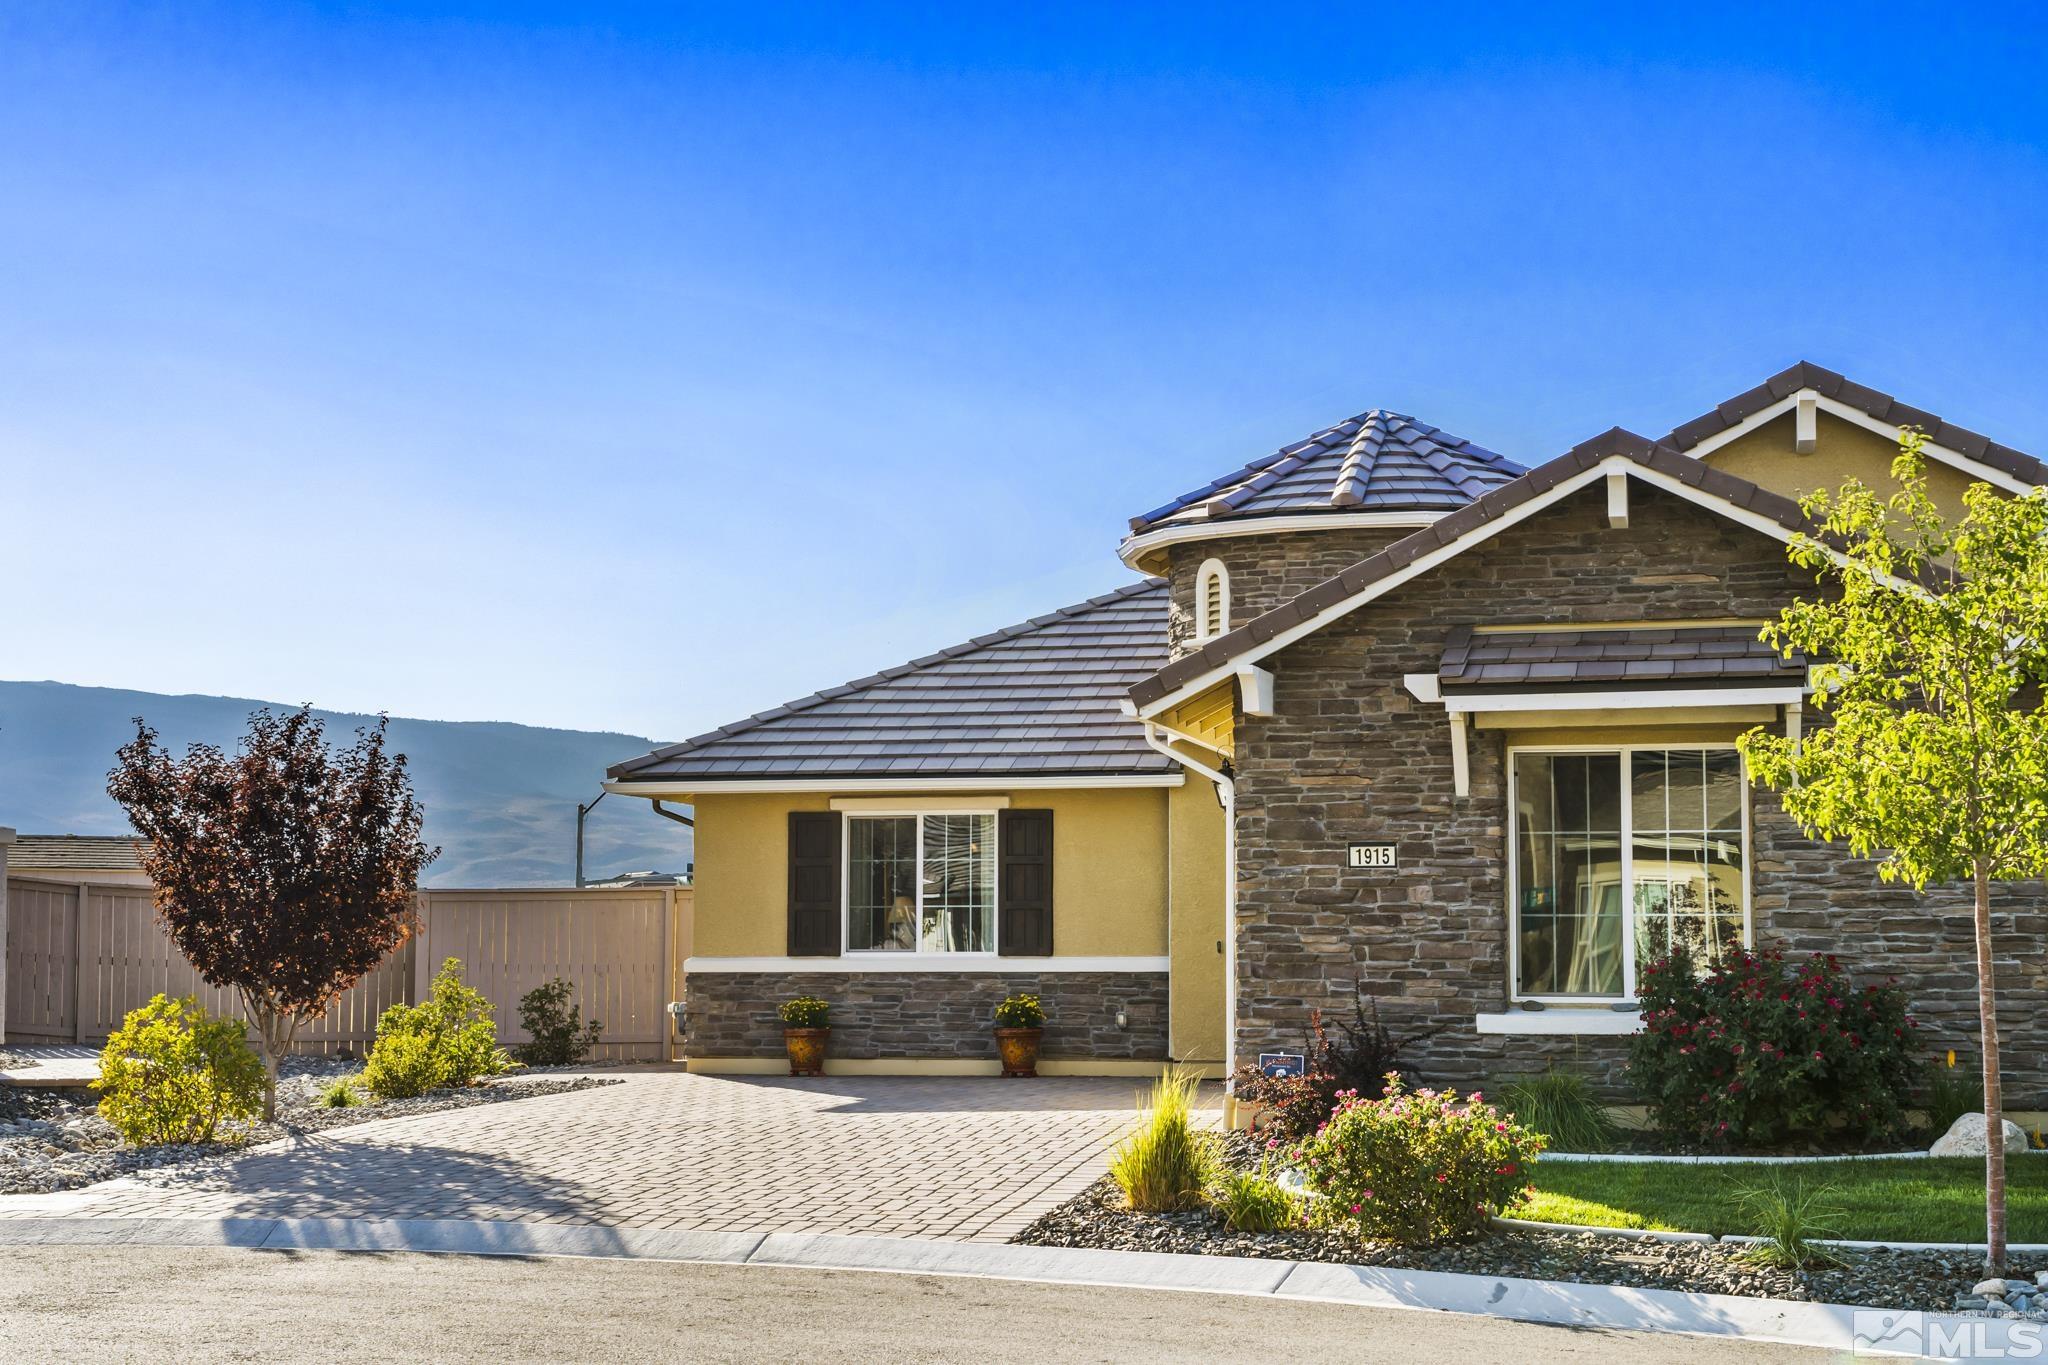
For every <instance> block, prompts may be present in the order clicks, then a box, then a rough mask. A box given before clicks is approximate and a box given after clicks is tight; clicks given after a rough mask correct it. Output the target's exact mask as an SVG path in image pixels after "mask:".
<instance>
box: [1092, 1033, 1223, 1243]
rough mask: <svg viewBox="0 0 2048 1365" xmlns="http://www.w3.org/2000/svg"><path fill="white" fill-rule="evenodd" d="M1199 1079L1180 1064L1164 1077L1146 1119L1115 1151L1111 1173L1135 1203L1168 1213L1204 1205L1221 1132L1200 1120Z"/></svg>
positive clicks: (1146, 1210)
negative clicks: (1196, 1102) (1198, 1122)
mask: <svg viewBox="0 0 2048 1365" xmlns="http://www.w3.org/2000/svg"><path fill="white" fill-rule="evenodd" d="M1198 1084H1200V1080H1199V1078H1198V1077H1197V1076H1196V1075H1195V1074H1194V1073H1193V1072H1190V1071H1182V1070H1179V1069H1178V1068H1176V1069H1174V1070H1171V1071H1168V1072H1167V1073H1166V1074H1165V1075H1163V1076H1161V1077H1160V1078H1159V1079H1158V1081H1157V1082H1155V1083H1154V1084H1153V1086H1152V1099H1151V1104H1150V1105H1149V1106H1148V1109H1147V1112H1146V1115H1145V1120H1144V1122H1143V1123H1141V1124H1140V1125H1139V1126H1138V1128H1137V1129H1136V1130H1135V1131H1134V1132H1132V1133H1131V1135H1130V1136H1129V1137H1126V1138H1125V1139H1124V1140H1123V1141H1122V1142H1121V1143H1119V1144H1118V1145H1117V1149H1116V1151H1115V1153H1113V1154H1112V1155H1111V1157H1110V1159H1109V1174H1110V1178H1111V1179H1112V1180H1114V1181H1115V1182H1116V1187H1117V1188H1118V1189H1119V1190H1122V1191H1123V1195H1124V1202H1125V1203H1126V1204H1127V1205H1129V1206H1130V1207H1131V1208H1133V1209H1137V1210H1138V1211H1140V1212H1142V1213H1164V1212H1168V1211H1171V1210H1176V1209H1194V1208H1200V1207H1201V1206H1202V1201H1203V1200H1204V1198H1205V1197H1206V1191H1207V1190H1208V1188H1209V1184H1210V1182H1211V1181H1212V1179H1213V1178H1214V1177H1215V1175H1216V1172H1217V1169H1218V1162H1219V1155H1218V1152H1217V1138H1216V1135H1215V1134H1214V1133H1209V1132H1204V1131H1203V1130H1202V1129H1201V1128H1199V1127H1197V1126H1196V1124H1195V1117H1194V1095H1195V1087H1196V1086H1197V1085H1198Z"/></svg>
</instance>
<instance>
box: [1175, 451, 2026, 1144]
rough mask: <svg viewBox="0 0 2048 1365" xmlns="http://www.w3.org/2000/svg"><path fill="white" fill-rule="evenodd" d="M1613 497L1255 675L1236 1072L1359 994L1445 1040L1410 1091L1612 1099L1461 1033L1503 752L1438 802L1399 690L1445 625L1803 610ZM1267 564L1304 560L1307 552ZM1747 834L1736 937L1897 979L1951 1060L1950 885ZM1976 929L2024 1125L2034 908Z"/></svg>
mask: <svg viewBox="0 0 2048 1365" xmlns="http://www.w3.org/2000/svg"><path fill="white" fill-rule="evenodd" d="M1630 498H1631V508H1630V513H1631V522H1630V525H1629V527H1627V528H1625V529H1615V528H1612V527H1610V526H1609V525H1608V524H1607V519H1606V515H1605V502H1604V495H1603V494H1602V493H1601V490H1600V489H1599V488H1598V487H1597V486H1596V487H1595V488H1594V489H1593V490H1591V491H1590V492H1587V493H1582V494H1579V495H1577V496H1575V497H1574V498H1572V499H1569V500H1567V502H1565V503H1562V504H1559V505H1558V506H1556V507H1553V508H1550V509H1547V510H1546V511H1544V512H1541V513H1538V514H1537V515H1536V516H1534V517H1532V518H1531V519H1530V520H1528V521H1526V522H1524V523H1522V524H1521V525H1520V526H1517V527H1514V528H1511V529H1509V530H1507V531H1505V532H1502V533H1501V534H1500V535H1498V536H1497V537H1496V538H1495V539H1494V540H1492V541H1490V542H1488V543H1487V544H1485V545H1483V546H1481V547H1478V548H1476V549H1473V550H1471V551H1468V552H1467V553H1466V554H1465V555H1463V556H1461V557H1459V558H1457V559H1454V560H1451V561H1450V562H1449V563H1447V564H1446V565H1444V566H1443V567H1441V568H1439V569H1438V570H1436V571H1435V572H1433V573H1430V574H1425V575H1424V576H1422V577H1421V578H1418V579H1416V580H1415V581H1414V582H1412V583H1410V584H1407V585H1404V586H1402V587H1400V588H1397V589H1395V590H1394V591H1393V592H1392V593H1390V594H1389V595H1388V596H1387V597H1385V598H1383V599H1381V600H1380V601H1379V602H1376V603H1373V604H1371V605H1369V606H1367V607H1365V608H1362V609H1361V610H1360V611H1358V612H1355V613H1353V614H1352V615H1351V616H1349V617H1346V618H1344V619H1343V620H1341V621H1339V622H1336V623H1334V624H1333V625H1332V626H1330V627H1329V628H1327V629H1325V630H1323V631H1322V632H1320V633H1318V634H1316V635H1313V636H1310V637H1309V638H1307V639H1305V640H1303V641H1301V642H1300V643H1298V644H1296V645H1293V646H1291V647H1289V648H1288V649H1286V650H1284V651H1282V652H1281V653H1280V654H1279V655H1278V656H1277V657H1274V658H1272V659H1270V660H1269V661H1268V663H1269V664H1270V665H1271V666H1272V667H1273V670H1274V673H1275V677H1276V684H1277V692H1276V705H1277V710H1278V714H1277V715H1275V716H1272V717H1266V718H1260V717H1247V716H1240V717H1239V718H1238V722H1237V732H1236V739H1237V857H1238V864H1237V875H1238V907H1237V914H1238V924H1237V933H1238V959H1237V960H1238V1017H1237V1019H1236V1021H1235V1027H1236V1030H1237V1034H1236V1042H1237V1050H1238V1054H1239V1055H1240V1056H1254V1055H1256V1054H1257V1053H1258V1052H1259V1051H1260V1050H1261V1049H1266V1050H1271V1049H1274V1048H1276V1047H1283V1048H1287V1049H1289V1050H1294V1049H1298V1048H1299V1047H1300V1045H1301V1039H1302V1034H1303V1031H1304V1026H1305V1022H1306V1016H1307V1012H1308V1010H1309V1008H1310V1007H1312V1006H1321V1007H1323V1008H1324V1009H1325V1010H1327V1011H1343V1012H1345V1013H1346V1014H1347V1016H1348V1011H1349V1009H1350V1007H1351V999H1352V990H1353V985H1354V983H1357V984H1358V985H1360V986H1362V987H1363V989H1364V991H1365V992H1366V993H1367V994H1368V995H1370V996H1372V997H1374V998H1375V1000H1376V1001H1377V1003H1378V1007H1379V1009H1380V1012H1381V1015H1382V1018H1383V1019H1384V1020H1385V1022H1386V1023H1387V1025H1388V1027H1389V1028H1391V1029H1393V1030H1394V1031H1395V1032H1396V1033H1401V1032H1406V1031H1412V1030H1413V1029H1415V1028H1417V1027H1419V1026H1422V1025H1425V1024H1432V1023H1443V1024H1447V1025H1449V1027H1448V1029H1447V1030H1446V1031H1445V1032H1444V1033H1443V1034H1441V1035H1439V1036H1438V1037H1436V1038H1434V1039H1432V1040H1430V1042H1429V1043H1428V1044H1427V1045H1426V1047H1425V1048H1424V1049H1422V1050H1421V1052H1420V1053H1419V1054H1418V1055H1417V1056H1416V1057H1415V1059H1414V1060H1415V1061H1416V1062H1417V1063H1418V1065H1419V1070H1420V1071H1421V1072H1422V1073H1423V1075H1424V1076H1425V1078H1426V1079H1430V1080H1435V1081H1440V1082H1449V1083H1455V1084H1457V1085H1460V1086H1467V1085H1472V1084H1477V1083H1480V1082H1497V1081H1498V1080H1499V1079H1500V1078H1501V1077H1502V1076H1504V1075H1514V1074H1525V1073H1528V1072H1530V1071H1533V1070H1540V1069H1542V1068H1543V1067H1544V1066H1545V1065H1546V1064H1548V1063H1549V1062H1551V1061H1553V1060H1554V1061H1556V1062H1557V1063H1558V1064H1560V1065H1569V1066H1574V1067H1578V1068H1581V1069H1585V1070H1588V1071H1589V1072H1591V1073H1592V1074H1593V1076H1594V1077H1595V1079H1596V1081H1597V1082H1598V1083H1599V1084H1600V1086H1601V1088H1602V1089H1603V1091H1604V1092H1605V1093H1607V1094H1609V1095H1610V1096H1612V1097H1614V1098H1625V1097H1626V1096H1627V1090H1626V1086H1625V1082H1624V1080H1623V1078H1622V1076H1621V1074H1620V1062H1621V1059H1622V1058H1623V1056H1624V1055H1625V1052H1626V1046H1627V1044H1626V1040H1625V1039H1620V1038H1542V1037H1528V1036H1512V1037H1499V1036H1488V1037H1482V1036H1480V1035H1479V1034H1478V1033H1477V1031H1476V1030H1475V1028H1474V1025H1473V1016H1474V1015H1476V1014H1479V1013H1482V1012H1493V1011H1498V1010H1501V1009H1503V1008H1505V1007H1506V1006H1507V1004H1508V982H1507V970H1508V961H1507V946H1506V945H1507V927H1506V926H1507V915H1506V858H1507V852H1508V851H1507V847H1506V829H1507V819H1506V808H1505V792H1506V782H1505V777H1504V770H1503V762H1504V758H1505V752H1506V744H1505V741H1504V739H1503V738H1502V737H1501V736H1500V735H1499V734H1497V733H1487V732H1475V733H1474V735H1473V744H1472V751H1471V794H1470V796H1469V797H1467V798H1465V799H1462V800H1461V799H1458V798H1456V797H1455V796H1454V795H1453V778H1452V770H1451V752H1450V731H1449V723H1448V721H1447V720H1446V718H1445V715H1444V712H1443V709H1442V707H1441V706H1434V705H1425V704H1423V703H1420V702H1417V701H1416V700H1414V699H1413V698H1412V697H1410V696H1409V695H1408V693H1407V691H1406V690H1405V689H1404V688H1403V687H1402V685H1401V675H1402V674H1404V673H1419V672H1434V671H1435V669H1436V665H1437V660H1438V658H1439V656H1440V655H1441V652H1442V649H1443V642H1444V637H1445V635H1446V634H1447V632H1448V631H1449V630H1450V629H1451V628H1452V627H1454V626H1458V625H1479V624H1501V625H1506V624H1532V623H1549V622H1565V621H1576V622H1582V623H1594V622H1600V621H1632V620H1665V619H1674V620H1675V619H1688V618H1691V619H1697V618H1712V617H1726V616H1756V617H1761V616H1768V615H1774V614H1775V613H1776V611H1777V609H1778V608H1779V607H1780V606H1781V605H1782V604H1783V603H1784V602H1785V601H1786V600H1788V599H1789V598H1790V597H1791V596H1793V595H1795V594H1797V593H1799V592H1801V591H1804V592H1806V593H1809V594H1810V593H1811V592H1813V591H1814V588H1813V583H1812V579H1811V577H1810V576H1807V577H1803V578H1802V577H1801V576H1800V575H1797V574H1796V573H1795V572H1794V571H1793V570H1792V569H1791V568H1790V567H1789V566H1788V565H1787V564H1786V563H1785V559H1784V552H1783V549H1782V547H1781V546H1779V545H1778V544H1777V542H1775V541H1772V540H1769V539H1767V538H1765V537H1763V536H1761V535H1759V534H1757V533H1755V532H1752V531H1747V530H1744V529H1742V528H1740V527H1738V526H1736V525H1735V524H1734V523H1732V522H1730V521H1727V520H1726V519H1724V518H1721V517H1718V516H1715V515H1714V514H1712V513H1709V512H1707V511H1705V510H1704V509H1700V508H1696V507H1694V506H1692V505H1690V504H1688V503H1686V502H1684V501H1682V500H1680V499H1678V498H1675V497H1672V496H1669V495H1666V494H1662V493H1659V492H1657V491H1655V490H1652V489H1649V488H1647V487H1646V486H1645V485H1643V484H1641V483H1636V484H1634V485H1633V486H1632V487H1631V489H1630ZM1269 548H1270V549H1271V551H1272V552H1273V553H1276V554H1279V555H1281V556H1287V557H1300V558H1303V559H1308V558H1310V557H1312V556H1314V555H1315V551H1314V549H1313V548H1312V538H1311V537H1301V538H1298V539H1289V538H1285V537H1283V538H1278V539H1276V540H1275V541H1273V542H1272V544H1271V546H1270V547H1269ZM1195 562H1196V563H1199V559H1197V560H1196V561H1195ZM1190 572H1192V570H1190ZM1273 572H1274V573H1276V574H1279V575H1280V576H1281V577H1285V574H1284V572H1283V570H1282V569H1281V568H1280V567H1279V566H1276V567H1275V569H1274V570H1273ZM1752 820H1753V834H1752V847H1751V864H1752V874H1751V878H1752V880H1751V887H1752V901H1751V908H1752V921H1753V925H1754V930H1755V933H1756V935H1757V937H1758V938H1759V939H1761V940H1764V941H1772V940H1775V941H1779V942H1782V943H1784V944H1785V945H1787V946H1788V947H1789V948H1791V949H1793V950H1796V951H1801V952H1805V951H1827V952H1834V953H1837V954H1838V955H1840V956H1841V958H1842V959H1843V961H1844V962H1845V963H1848V964H1849V965H1850V966H1852V968H1854V969H1855V970H1857V971H1858V972H1859V974H1861V975H1863V976H1865V977H1867V978H1870V979H1879V978H1882V977H1884V976H1887V975H1892V976H1897V977H1898V978H1899V979H1900V980H1901V981H1902V982H1903V983H1904V985H1905V986H1906V989H1907V991H1908V994H1909V998H1910V999H1911V1000H1912V1002H1913V1005H1914V1008H1915V1011H1916V1013H1917V1014H1918V1016H1919V1017H1920V1019H1921V1021H1922V1029H1921V1033H1922V1035H1923V1038H1922V1041H1923V1044H1924V1046H1925V1047H1926V1048H1927V1050H1928V1052H1929V1054H1930V1055H1931V1054H1932V1053H1933V1052H1935V1051H1937V1050H1939V1049H1941V1048H1946V1047H1949V1046H1955V1047H1957V1048H1958V1049H1959V1050H1961V1051H1964V1052H1966V1053H1968V1054H1971V1055H1974V1053H1975V1047H1974V1045H1973V1044H1972V1043H1971V1041H1970V1039H1971V1037H1972V1036H1973V1035H1974V1033H1975V1019H1976V998H1975V985H1974V966H1973V962H1974V959H1973V949H1972V946H1971V945H1972V938H1971V925H1970V896H1969V889H1968V888H1967V887H1961V888H1944V889H1942V890H1940V891H1937V892H1931V893H1929V894H1928V895H1926V896H1924V897H1923V896H1920V895H1916V894H1915V893H1913V892H1912V891H1911V890H1909V889H1905V888H1901V887H1897V886H1887V885H1885V884H1883V883H1881V882H1880V881H1879V880H1878V878H1877V876H1876V873H1875V870H1874V867H1873V865H1872V864H1871V863H1869V862H1865V861H1861V860H1857V859H1853V858H1850V857H1848V856H1847V855H1846V852H1844V851H1842V850H1838V849H1836V848H1831V847H1828V846H1825V845H1817V844H1814V843H1811V842H1809V841H1807V840H1806V839H1804V838H1803V837H1802V836H1801V835H1800V834H1799V832H1798V830H1797V829H1796V828H1795V827H1793V826H1792V825H1791V824H1790V822H1789V821H1788V820H1787V819H1786V817H1785V816H1784V814H1783V812H1782V809H1781V808H1780V807H1779V805H1778V802H1777V801H1776V799H1775V797H1773V796H1772V795H1771V794H1770V793H1768V792H1756V793H1753V794H1752ZM1389 841H1391V842H1394V843H1396V844H1397V845H1398V846H1399V851H1400V860H1401V866H1400V868H1399V870H1398V871H1394V872H1372V871H1364V870H1359V871H1354V870H1351V869H1349V868H1347V867H1345V866H1343V865H1342V864H1343V855H1344V848H1345V845H1346V844H1348V843H1352V842H1389ZM1993 918H1994V930H1995V933H1996V935H1997V941H1998V945H1999V949H2000V951H1999V955H1998V971H1999V974H2000V981H1999V985H2000V1002H2001V1006H2002V1011H2003V1012H2002V1015H2001V1018H2002V1022H2003V1025H2004V1027H2003V1034H2004V1046H2005V1054H2004V1056H2005V1062H2006V1068H2007V1069H2006V1073H2005V1074H2006V1078H2007V1079H2006V1086H2007V1102H2008V1103H2009V1104H2010V1105H2012V1106H2013V1107H2014V1108H2032V1107H2041V1106H2048V1065H2044V1064H2048V1049H2044V1048H2043V1047H2042V1046H2041V1043H2042V1030H2043V1027H2044V1025H2048V955H2044V954H2042V953H2040V952H2038V951H2036V950H2035V948H2034V945H2035V944H2037V943H2038V942H2039V940H2040V938H2041V935H2042V934H2043V932H2044V930H2048V912H2044V907H2043V902H2042V888H2041V887H2040V886H2039V885H2038V884H2030V885H2027V886H2023V887H2015V888H2002V889H2000V891H1999V892H1998V895H1997V898H1996V900H1995V902H1994V916H1993Z"/></svg>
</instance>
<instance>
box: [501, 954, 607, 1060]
mask: <svg viewBox="0 0 2048 1365" xmlns="http://www.w3.org/2000/svg"><path fill="white" fill-rule="evenodd" d="M575 995H576V987H575V986H574V985H573V984H571V983H570V982H568V981H567V980H565V979H563V978H562V977H559V976H558V977H556V978H555V979H554V980H552V981H547V982H543V983H542V984H540V985H538V986H535V987H534V988H533V989H532V990H530V991H528V992H527V993H526V994H525V995H523V996H521V997H520V998H519V1026H520V1027H521V1028H523V1029H525V1030H526V1033H527V1036H528V1038H530V1039H531V1041H530V1042H528V1043H526V1044H525V1045H524V1046H522V1047H517V1048H514V1049H513V1053H514V1055H516V1056H517V1057H518V1058H519V1060H520V1061H522V1062H524V1063H526V1065H528V1066H572V1065H574V1064H575V1063H577V1062H580V1061H582V1060H583V1059H584V1058H585V1057H588V1056H589V1055H590V1049H592V1048H594V1047H596V1046H597V1040H598V1038H599V1036H600V1035H602V1034H603V1033H604V1025H603V1024H601V1023H599V1022H598V1021H597V1020H595V1019H593V1020H591V1021H590V1022H589V1023H587V1024H586V1023H584V1022H583V1011H582V1009H581V1008H579V1007H578V1006H577V1004H576V1001H575Z"/></svg>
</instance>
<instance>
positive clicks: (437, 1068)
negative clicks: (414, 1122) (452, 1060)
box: [363, 1030, 449, 1100]
mask: <svg viewBox="0 0 2048 1365" xmlns="http://www.w3.org/2000/svg"><path fill="white" fill-rule="evenodd" d="M380 1034H381V1030H380ZM448 1083H449V1081H448V1067H447V1063H446V1059H444V1058H443V1057H442V1055H441V1051H440V1049H439V1048H438V1047H436V1046H435V1045H434V1040H433V1038H432V1037H430V1036H429V1035H427V1034H424V1033H393V1034H390V1035H388V1036H380V1037H379V1038H378V1039H377V1041H376V1043H375V1044H373V1045H372V1046H371V1048H370V1059H369V1060H368V1061H367V1062H365V1063H363V1085H364V1086H365V1087H367V1088H368V1090H369V1092H370V1093H371V1094H372V1095H375V1096H376V1097H377V1098H378V1099H380V1100H409V1099H414V1098H416V1097H418V1096H420V1095H424V1094H426V1093H427V1092H428V1091H429V1090H439V1089H441V1088H442V1087H443V1086H445V1085H447V1084H448Z"/></svg>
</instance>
